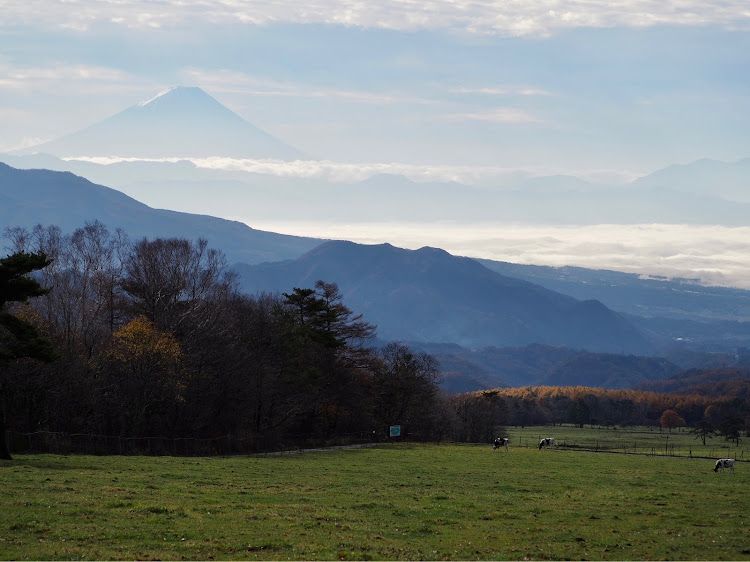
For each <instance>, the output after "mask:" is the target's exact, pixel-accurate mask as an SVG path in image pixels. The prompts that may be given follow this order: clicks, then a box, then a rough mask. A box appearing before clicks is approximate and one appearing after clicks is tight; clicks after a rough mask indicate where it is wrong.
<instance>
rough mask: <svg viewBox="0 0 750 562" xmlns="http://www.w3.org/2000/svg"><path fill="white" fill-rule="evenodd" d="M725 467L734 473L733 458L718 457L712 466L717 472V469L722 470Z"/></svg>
mask: <svg viewBox="0 0 750 562" xmlns="http://www.w3.org/2000/svg"><path fill="white" fill-rule="evenodd" d="M725 468H728V469H729V472H731V473H732V474H734V459H719V460H718V461H716V466H714V472H717V471H718V470H719V469H721V471H722V472H724V469H725Z"/></svg>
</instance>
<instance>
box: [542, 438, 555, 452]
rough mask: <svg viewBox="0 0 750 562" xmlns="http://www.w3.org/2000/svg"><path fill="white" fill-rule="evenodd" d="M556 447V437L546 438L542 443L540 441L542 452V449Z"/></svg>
mask: <svg viewBox="0 0 750 562" xmlns="http://www.w3.org/2000/svg"><path fill="white" fill-rule="evenodd" d="M554 446H555V438H554V437H545V438H544V439H542V440H541V441H539V449H540V450H541V448H542V447H554Z"/></svg>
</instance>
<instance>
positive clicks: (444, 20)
mask: <svg viewBox="0 0 750 562" xmlns="http://www.w3.org/2000/svg"><path fill="white" fill-rule="evenodd" d="M0 13H2V14H3V17H2V19H0V26H10V25H15V24H42V25H45V26H48V27H61V28H67V29H72V30H77V31H85V30H87V29H90V27H91V26H92V25H94V24H96V23H98V22H106V23H117V24H119V25H124V26H127V27H133V28H146V29H158V28H170V27H174V26H179V25H182V24H185V23H194V22H208V23H213V24H223V23H242V24H250V25H265V24H271V23H279V22H281V23H301V24H306V23H319V24H332V25H343V26H349V27H364V28H384V29H393V30H402V31H413V30H420V29H443V30H452V31H458V32H468V33H476V34H503V35H517V36H522V35H546V34H549V33H553V32H555V31H558V30H564V29H570V28H575V27H615V26H627V27H648V26H654V25H689V26H696V25H711V24H713V25H720V26H724V27H727V28H741V29H748V27H749V24H750V10H748V7H747V2H746V0H706V1H703V0H663V1H662V0H615V1H612V0H540V1H536V2H529V1H528V0H504V1H503V2H476V1H474V0H424V1H421V2H413V1H410V0H379V1H377V2H365V1H363V0H304V1H303V0H287V1H284V2H278V1H276V0H253V1H250V0H202V1H200V2H184V0H160V1H157V0H119V1H101V0H79V1H77V2H75V4H74V5H73V6H71V4H70V3H69V2H65V1H64V0H25V1H24V2H17V1H15V0H0Z"/></svg>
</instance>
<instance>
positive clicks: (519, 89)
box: [451, 86, 552, 96]
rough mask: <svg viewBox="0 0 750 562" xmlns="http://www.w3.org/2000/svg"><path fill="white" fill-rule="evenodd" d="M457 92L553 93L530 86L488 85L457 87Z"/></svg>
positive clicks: (544, 94)
mask: <svg viewBox="0 0 750 562" xmlns="http://www.w3.org/2000/svg"><path fill="white" fill-rule="evenodd" d="M451 92H452V93H455V94H482V95H485V96H551V95H552V93H551V92H548V91H546V90H542V89H540V88H532V87H528V86H487V87H477V88H455V89H453V90H451Z"/></svg>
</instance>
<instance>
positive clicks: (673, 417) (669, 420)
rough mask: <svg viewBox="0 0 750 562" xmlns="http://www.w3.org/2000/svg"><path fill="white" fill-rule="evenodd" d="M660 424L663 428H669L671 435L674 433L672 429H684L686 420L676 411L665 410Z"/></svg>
mask: <svg viewBox="0 0 750 562" xmlns="http://www.w3.org/2000/svg"><path fill="white" fill-rule="evenodd" d="M659 424H660V425H661V426H662V427H666V428H668V429H669V433H672V428H675V427H682V426H683V425H685V420H684V419H683V418H682V417H681V416H680V414H678V413H677V412H675V411H674V410H664V413H663V414H662V415H661V419H660V420H659Z"/></svg>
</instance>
